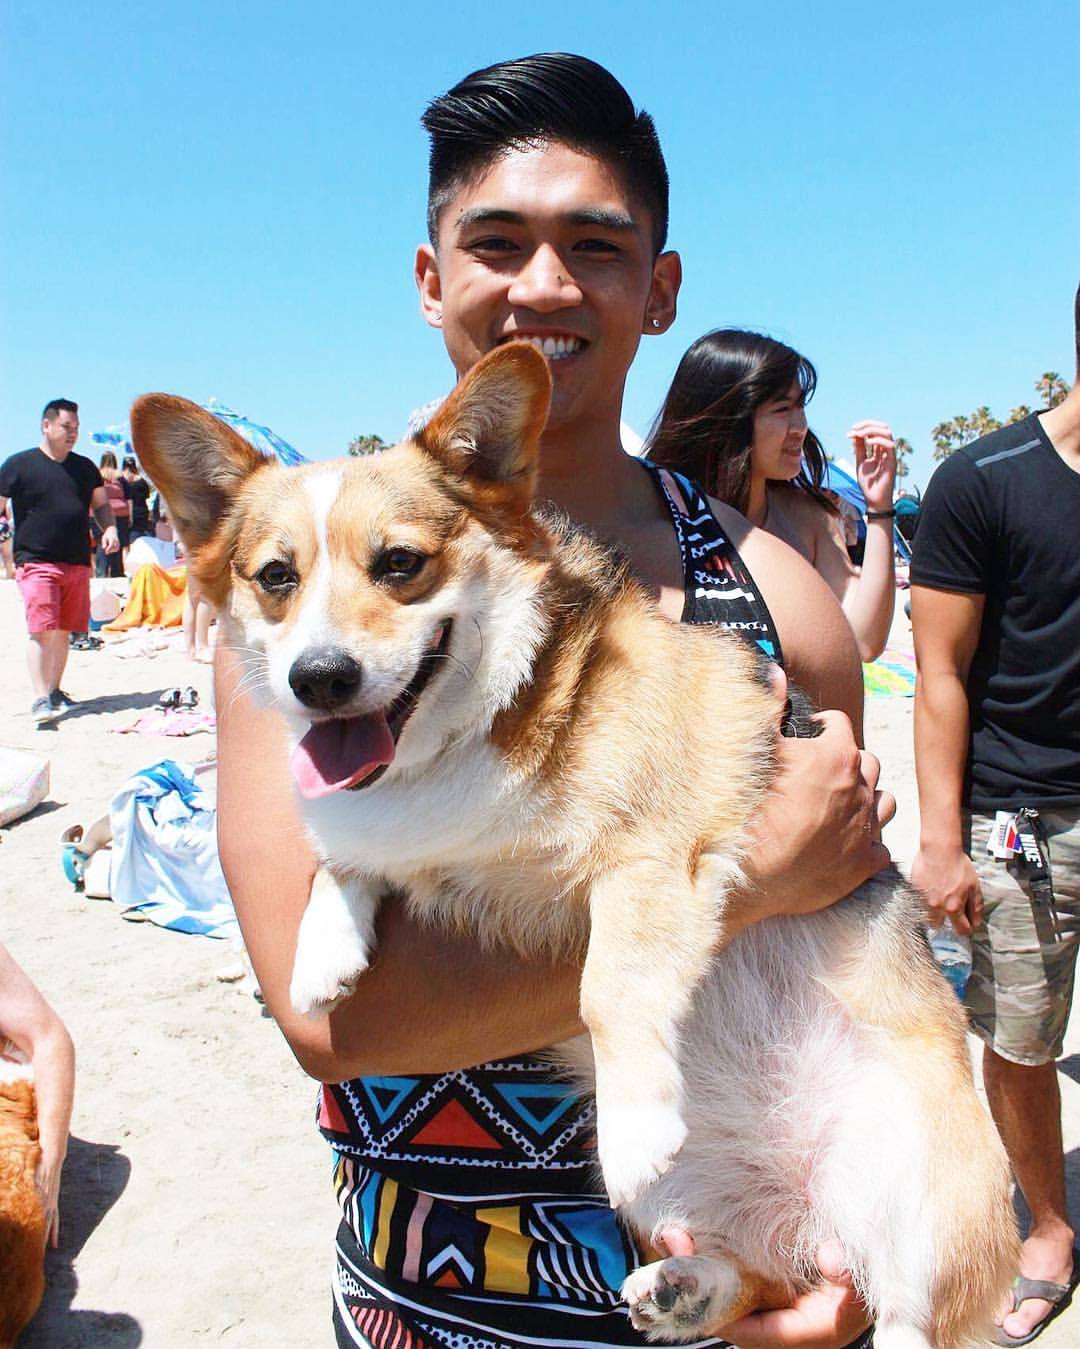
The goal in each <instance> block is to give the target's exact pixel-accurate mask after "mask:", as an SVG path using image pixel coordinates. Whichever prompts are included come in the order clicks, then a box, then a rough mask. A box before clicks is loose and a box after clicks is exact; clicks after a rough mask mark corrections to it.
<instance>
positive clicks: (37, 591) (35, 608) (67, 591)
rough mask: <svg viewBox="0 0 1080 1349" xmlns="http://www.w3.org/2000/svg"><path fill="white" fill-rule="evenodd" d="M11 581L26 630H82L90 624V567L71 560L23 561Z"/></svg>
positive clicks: (32, 631) (33, 631)
mask: <svg viewBox="0 0 1080 1349" xmlns="http://www.w3.org/2000/svg"><path fill="white" fill-rule="evenodd" d="M15 580H16V581H17V582H18V585H19V592H20V594H21V595H22V597H23V605H24V607H25V609H26V630H27V632H31V633H36V632H53V631H55V630H56V629H59V630H60V631H62V632H85V631H86V630H87V628H88V627H89V626H90V568H89V567H81V566H77V565H76V564H74V563H71V562H24V563H23V564H22V566H20V567H16V568H15Z"/></svg>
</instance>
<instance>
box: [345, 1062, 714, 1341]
mask: <svg viewBox="0 0 1080 1349" xmlns="http://www.w3.org/2000/svg"><path fill="white" fill-rule="evenodd" d="M318 1121H319V1127H320V1129H321V1130H322V1132H323V1134H324V1136H325V1137H326V1138H327V1139H328V1140H329V1141H330V1143H331V1144H332V1145H333V1147H334V1149H335V1152H336V1162H335V1169H334V1184H335V1190H336V1193H337V1198H338V1203H339V1205H340V1208H341V1213H342V1222H341V1226H340V1228H339V1231H338V1261H337V1275H336V1280H335V1298H336V1303H337V1312H338V1325H339V1336H341V1335H349V1336H351V1335H352V1333H353V1328H355V1330H356V1333H357V1338H356V1339H355V1342H356V1343H357V1344H372V1345H377V1346H379V1349H382V1346H383V1345H386V1346H387V1349H391V1346H392V1347H393V1349H399V1346H407V1345H410V1344H412V1345H416V1346H423V1345H426V1344H431V1345H440V1346H444V1345H466V1344H468V1345H478V1346H479V1345H483V1344H486V1343H491V1344H494V1345H510V1346H515V1345H519V1344H520V1345H521V1346H522V1349H524V1346H526V1345H536V1344H542V1345H552V1346H555V1345H569V1344H575V1345H594V1344H596V1345H601V1344H603V1345H639V1344H641V1343H642V1340H641V1338H640V1337H639V1336H638V1335H637V1334H636V1332H635V1331H634V1330H633V1329H632V1328H631V1326H630V1324H629V1321H628V1320H627V1318H626V1314H625V1310H624V1309H623V1307H622V1304H621V1302H620V1299H619V1296H618V1289H619V1287H620V1286H621V1284H622V1282H623V1280H624V1279H625V1278H626V1275H627V1274H628V1273H629V1272H630V1270H631V1269H633V1268H634V1267H635V1266H636V1265H637V1264H639V1263H640V1260H641V1253H640V1252H639V1251H638V1250H637V1249H636V1247H635V1245H634V1243H633V1242H632V1240H631V1239H630V1237H629V1235H628V1234H627V1233H626V1232H624V1231H623V1229H622V1228H621V1227H620V1226H619V1224H618V1222H617V1220H616V1218H615V1216H614V1214H613V1213H612V1211H611V1208H610V1207H609V1205H608V1202H607V1197H606V1195H605V1194H604V1193H603V1191H602V1189H601V1188H600V1186H599V1182H598V1178H597V1169H596V1155H595V1145H594V1128H595V1125H594V1116H593V1111H592V1106H591V1104H590V1103H589V1102H587V1101H582V1100H581V1099H580V1098H579V1097H577V1096H575V1095H574V1093H573V1092H572V1091H571V1089H570V1088H569V1087H568V1085H567V1084H566V1083H565V1082H561V1081H559V1080H557V1079H555V1078H553V1077H552V1074H551V1067H550V1064H549V1063H548V1062H547V1061H546V1060H545V1059H543V1058H541V1057H537V1056H532V1055H526V1056H522V1057H519V1058H513V1059H507V1060H502V1061H499V1062H496V1063H489V1064H484V1065H482V1066H481V1067H478V1068H473V1069H468V1070H463V1071H459V1072H453V1073H444V1074H442V1075H441V1076H438V1077H367V1078H360V1079H357V1080H356V1081H352V1082H342V1083H339V1084H337V1085H336V1086H324V1087H323V1089H322V1092H321V1095H320V1100H319V1106H318ZM568 1326H572V1327H573V1337H572V1338H570V1339H568V1338H567V1334H568ZM493 1335H494V1336H496V1337H497V1338H495V1339H492V1336H493ZM406 1337H411V1338H406ZM346 1342H348V1341H346ZM710 1343H714V1342H713V1341H710Z"/></svg>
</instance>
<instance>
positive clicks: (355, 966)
mask: <svg viewBox="0 0 1080 1349" xmlns="http://www.w3.org/2000/svg"><path fill="white" fill-rule="evenodd" d="M368 963H369V962H368V953H367V948H366V947H365V946H364V945H363V944H362V943H361V942H360V941H358V940H357V941H354V942H348V943H346V945H344V946H340V945H339V946H338V947H337V948H336V949H335V948H334V947H327V948H325V949H324V948H323V947H322V946H321V945H320V946H319V947H318V948H316V947H315V946H314V944H313V943H305V942H303V941H300V942H298V943H297V947H296V962H295V964H294V965H293V973H292V981H291V983H290V984H289V1001H290V1002H291V1003H292V1005H293V1010H294V1011H297V1012H299V1013H300V1015H301V1016H311V1017H319V1016H326V1015H327V1014H328V1013H329V1012H331V1011H333V1009H334V1008H335V1007H336V1006H337V1005H338V1003H341V1002H344V1001H345V999H346V998H350V997H352V995H353V993H355V992H356V985H357V984H358V983H359V981H360V978H361V976H362V975H363V973H364V971H365V970H366V969H367V967H368Z"/></svg>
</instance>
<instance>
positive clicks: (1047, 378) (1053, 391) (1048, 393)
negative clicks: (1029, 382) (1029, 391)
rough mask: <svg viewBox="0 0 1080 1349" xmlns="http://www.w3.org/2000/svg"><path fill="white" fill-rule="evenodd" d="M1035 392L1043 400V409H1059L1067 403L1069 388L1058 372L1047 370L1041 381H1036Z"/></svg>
mask: <svg viewBox="0 0 1080 1349" xmlns="http://www.w3.org/2000/svg"><path fill="white" fill-rule="evenodd" d="M1035 392H1036V393H1037V394H1038V395H1039V397H1040V398H1041V399H1042V404H1043V407H1045V408H1053V407H1057V405H1058V404H1059V403H1062V402H1064V401H1065V396H1066V395H1067V394H1068V392H1069V386H1068V385H1067V384H1066V383H1065V381H1064V380H1063V379H1062V378H1061V376H1060V375H1059V374H1058V373H1057V371H1056V370H1047V371H1046V373H1045V374H1044V375H1043V376H1042V378H1041V379H1037V380H1036V381H1035Z"/></svg>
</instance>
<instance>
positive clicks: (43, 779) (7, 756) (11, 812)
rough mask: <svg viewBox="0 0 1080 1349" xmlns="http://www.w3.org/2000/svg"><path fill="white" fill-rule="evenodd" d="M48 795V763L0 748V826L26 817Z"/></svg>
mask: <svg viewBox="0 0 1080 1349" xmlns="http://www.w3.org/2000/svg"><path fill="white" fill-rule="evenodd" d="M48 794H49V761H48V759H42V758H41V757H40V756H39V755H37V754H28V753H27V752H26V751H25V750H21V749H5V748H3V747H2V746H0V825H4V824H11V822H12V820H17V819H19V818H20V817H21V816H23V815H29V813H30V812H31V811H32V810H33V809H34V807H35V806H40V805H41V803H42V801H44V800H45V798H46V797H47V796H48Z"/></svg>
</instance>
